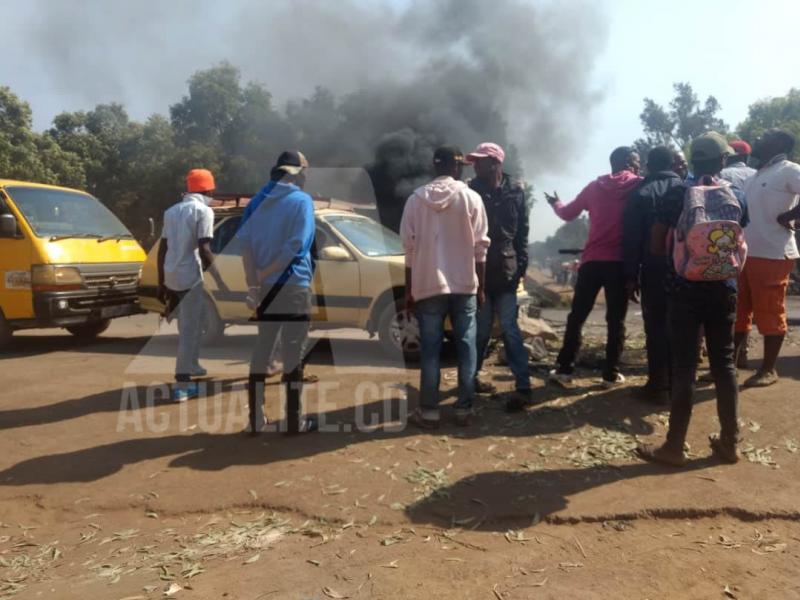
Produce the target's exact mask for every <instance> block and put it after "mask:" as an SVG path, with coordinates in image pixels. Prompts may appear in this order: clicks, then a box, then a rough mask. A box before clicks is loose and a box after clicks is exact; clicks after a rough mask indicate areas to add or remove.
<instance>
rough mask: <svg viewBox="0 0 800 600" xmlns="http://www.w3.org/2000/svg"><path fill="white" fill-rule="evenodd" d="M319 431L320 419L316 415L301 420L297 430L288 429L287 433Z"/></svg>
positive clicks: (296, 433)
mask: <svg viewBox="0 0 800 600" xmlns="http://www.w3.org/2000/svg"><path fill="white" fill-rule="evenodd" d="M317 431H319V421H318V420H317V419H316V418H315V417H306V418H305V419H303V420H302V421H300V426H299V427H298V429H297V431H287V432H286V434H287V435H299V434H301V433H316V432H317Z"/></svg>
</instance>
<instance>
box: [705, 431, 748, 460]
mask: <svg viewBox="0 0 800 600" xmlns="http://www.w3.org/2000/svg"><path fill="white" fill-rule="evenodd" d="M708 443H709V445H710V446H711V453H712V454H713V455H714V456H716V457H717V458H719V459H721V460H723V461H725V462H726V463H728V464H730V465H735V464H736V463H737V462H739V458H740V457H741V455H740V454H739V448H738V447H737V445H736V442H733V443H728V442H723V441H722V438H721V437H720V436H718V435H710V436H708Z"/></svg>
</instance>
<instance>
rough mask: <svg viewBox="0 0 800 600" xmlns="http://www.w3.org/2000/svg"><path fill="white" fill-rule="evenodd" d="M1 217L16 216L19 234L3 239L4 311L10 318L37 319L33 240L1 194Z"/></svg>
mask: <svg viewBox="0 0 800 600" xmlns="http://www.w3.org/2000/svg"><path fill="white" fill-rule="evenodd" d="M0 214H9V215H13V216H14V218H15V219H16V220H17V233H16V234H15V235H14V236H10V237H0V310H2V312H3V315H4V316H5V318H6V319H31V318H33V316H34V315H33V293H32V291H31V240H29V239H27V238H26V237H25V236H26V233H25V232H24V231H23V229H22V227H20V225H19V223H20V215H19V213H15V212H14V211H13V210H12V209H11V205H10V203H7V201H6V199H5V198H4V194H3V192H2V191H0Z"/></svg>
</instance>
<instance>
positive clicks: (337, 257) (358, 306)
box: [312, 219, 368, 327]
mask: <svg viewBox="0 0 800 600" xmlns="http://www.w3.org/2000/svg"><path fill="white" fill-rule="evenodd" d="M331 248H334V249H336V250H335V251H330V250H329V249H331ZM314 256H315V260H316V263H317V268H316V271H315V272H314V283H313V288H312V291H313V294H314V304H315V307H316V310H315V315H314V321H316V322H318V323H319V325H321V326H322V325H323V324H324V326H337V327H358V326H359V324H360V318H361V311H363V310H366V307H365V306H364V299H363V298H361V275H360V269H359V264H358V260H357V257H356V255H355V254H354V253H353V252H352V251H351V250H350V249H349V248H347V247H346V246H345V244H343V243H342V242H341V240H340V239H339V238H338V236H337V235H336V234H335V233H334V232H333V231H331V229H330V228H329V227H328V226H327V225H326V224H325V223H323V222H321V221H320V220H319V219H318V220H317V230H316V238H315V241H314ZM367 306H368V303H367Z"/></svg>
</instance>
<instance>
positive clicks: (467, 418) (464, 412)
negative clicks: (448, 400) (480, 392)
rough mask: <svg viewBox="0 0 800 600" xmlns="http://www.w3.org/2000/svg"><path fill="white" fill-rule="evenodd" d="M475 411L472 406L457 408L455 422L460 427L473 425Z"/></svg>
mask: <svg viewBox="0 0 800 600" xmlns="http://www.w3.org/2000/svg"><path fill="white" fill-rule="evenodd" d="M472 416H473V412H472V409H471V408H457V409H456V413H455V423H456V425H458V426H459V427H469V426H470V425H472Z"/></svg>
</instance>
